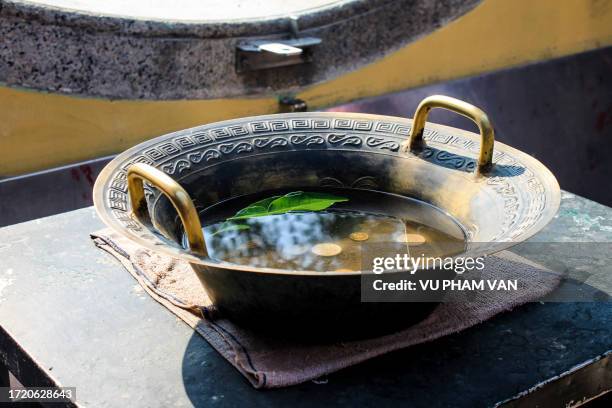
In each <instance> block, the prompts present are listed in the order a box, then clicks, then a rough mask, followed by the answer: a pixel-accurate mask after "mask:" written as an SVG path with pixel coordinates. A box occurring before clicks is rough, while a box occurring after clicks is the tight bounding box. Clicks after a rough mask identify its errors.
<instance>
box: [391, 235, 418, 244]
mask: <svg viewBox="0 0 612 408" xmlns="http://www.w3.org/2000/svg"><path fill="white" fill-rule="evenodd" d="M395 241H396V242H401V243H404V242H405V243H407V244H408V245H414V246H417V245H422V244H424V243H425V241H426V239H425V237H424V236H423V235H421V234H398V235H396V236H395Z"/></svg>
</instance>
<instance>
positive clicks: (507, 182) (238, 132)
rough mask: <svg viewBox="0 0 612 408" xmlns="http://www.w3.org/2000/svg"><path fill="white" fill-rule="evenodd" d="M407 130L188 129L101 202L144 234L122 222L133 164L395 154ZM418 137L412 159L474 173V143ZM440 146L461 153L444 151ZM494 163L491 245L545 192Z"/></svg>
mask: <svg viewBox="0 0 612 408" xmlns="http://www.w3.org/2000/svg"><path fill="white" fill-rule="evenodd" d="M409 132H410V125H409V124H408V125H407V124H405V123H394V122H389V121H376V120H366V119H352V118H330V117H321V118H313V117H305V118H295V119H287V120H282V119H273V120H257V121H253V122H245V123H243V124H236V125H228V126H223V127H216V128H206V127H200V128H195V129H191V130H189V131H183V132H178V133H177V134H175V135H174V136H173V135H168V136H166V137H163V138H162V140H160V141H159V142H158V143H157V144H154V145H147V146H146V147H144V148H143V150H141V151H140V152H139V153H138V154H135V155H133V156H131V157H129V158H127V159H126V161H125V163H123V164H122V165H120V166H119V167H118V168H117V169H116V171H115V173H114V174H113V175H112V177H111V178H110V181H109V182H108V183H107V188H106V196H105V199H106V202H107V204H108V206H109V207H110V209H111V211H112V214H113V215H114V216H115V219H116V220H117V221H118V222H120V223H121V224H123V225H124V226H125V227H126V228H128V229H130V230H132V231H139V233H140V234H144V233H145V232H142V228H141V226H140V224H139V223H137V222H135V221H134V220H133V219H132V218H131V217H130V212H129V206H128V195H127V183H126V174H127V169H128V168H129V166H131V165H132V164H134V163H146V164H150V165H152V166H155V167H157V168H160V169H161V170H163V171H164V172H165V173H167V174H168V175H170V176H172V177H180V176H182V175H184V174H187V173H189V171H191V170H192V169H193V168H194V167H196V168H204V167H207V166H209V165H213V164H216V163H220V162H223V161H224V160H226V159H234V158H237V157H248V156H249V155H257V154H262V153H267V152H274V151H281V150H287V151H290V150H304V149H307V150H308V149H317V150H321V149H330V150H333V149H356V150H368V151H375V152H380V153H384V154H391V155H396V156H399V155H402V154H403V153H401V151H400V150H401V144H402V142H403V141H404V140H406V139H407V137H408V134H409ZM424 138H425V140H426V142H427V143H426V145H427V146H426V147H425V149H424V150H423V152H421V154H420V158H422V159H424V160H428V161H430V162H432V163H435V164H437V165H440V166H444V167H447V168H450V169H454V170H459V171H464V172H473V171H474V170H475V168H476V161H475V159H473V157H476V156H477V154H478V149H479V144H478V143H477V142H475V141H474V140H472V139H469V138H466V137H462V136H460V135H451V134H445V133H441V132H439V131H436V130H431V129H426V130H425V133H424ZM448 147H452V148H454V150H455V151H457V150H459V151H463V152H466V153H468V154H466V155H459V154H455V153H452V152H449V151H448ZM494 162H495V170H494V173H493V174H492V175H491V177H488V178H487V180H486V188H489V189H490V190H491V191H493V192H494V193H495V194H498V195H499V196H501V197H502V199H503V202H504V214H505V218H504V220H503V223H502V225H501V226H500V230H499V233H498V234H497V235H496V237H495V239H493V240H508V241H509V240H513V239H514V238H515V237H517V236H519V235H521V234H522V233H523V232H524V231H525V230H527V229H529V228H530V227H531V226H533V225H534V224H535V223H537V222H538V221H539V220H540V219H541V217H542V214H543V210H544V208H545V206H546V202H545V194H544V193H545V191H544V190H545V189H544V186H543V185H542V183H541V182H540V180H539V179H538V178H537V177H536V176H535V175H534V174H533V173H532V172H531V171H530V170H529V169H528V168H526V167H525V166H523V165H522V164H521V163H519V162H518V161H517V160H516V159H515V158H513V157H512V156H510V155H509V154H507V153H505V152H501V151H495V154H494ZM330 183H331V184H330ZM334 183H335V181H334V179H333V178H326V179H323V180H322V181H321V185H327V184H329V185H333V184H334ZM357 185H359V186H365V187H375V186H376V185H377V184H376V182H375V180H374V179H373V178H366V179H364V180H359V181H358V182H357ZM525 191H528V193H525ZM147 193H148V194H154V193H153V192H151V191H148V192H147ZM468 232H469V231H468Z"/></svg>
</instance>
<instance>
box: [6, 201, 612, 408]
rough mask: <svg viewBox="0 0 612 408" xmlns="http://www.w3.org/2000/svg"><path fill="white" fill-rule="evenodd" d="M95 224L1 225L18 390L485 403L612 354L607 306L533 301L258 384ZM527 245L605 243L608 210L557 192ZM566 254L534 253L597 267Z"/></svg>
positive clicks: (333, 402)
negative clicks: (122, 258)
mask: <svg viewBox="0 0 612 408" xmlns="http://www.w3.org/2000/svg"><path fill="white" fill-rule="evenodd" d="M101 227H102V223H101V222H100V220H99V219H98V218H97V217H96V215H95V212H94V210H93V208H86V209H82V210H77V211H73V212H69V213H66V214H61V215H56V216H53V217H49V218H43V219H39V220H35V221H31V222H28V223H24V224H19V225H14V226H11V227H7V228H3V229H0V259H2V263H0V325H1V327H0V363H2V362H6V361H8V362H9V365H12V369H13V370H15V367H17V368H19V370H20V374H21V375H22V376H23V377H27V378H26V379H24V380H23V381H24V382H28V381H29V384H41V383H45V381H47V383H48V384H54V383H60V384H62V385H64V386H76V387H77V399H78V401H79V403H80V404H81V405H82V406H91V407H102V406H104V407H115V406H116V407H125V406H130V407H152V406H203V407H208V406H212V405H216V406H228V407H236V406H262V407H263V406H265V407H272V406H279V407H283V406H291V407H319V406H371V407H379V406H385V407H392V406H397V407H405V406H407V405H409V406H411V407H428V408H430V407H470V408H474V407H491V406H493V405H494V404H495V403H496V402H498V401H502V400H505V399H507V398H509V397H512V396H513V395H516V394H517V393H519V392H521V391H524V390H526V389H528V388H529V387H531V386H533V385H535V384H537V383H540V382H542V381H545V380H547V379H550V378H552V377H554V376H556V375H559V374H561V373H563V372H565V371H566V370H568V369H570V368H571V367H574V366H576V365H577V364H581V363H584V362H587V361H589V360H591V359H593V358H595V357H597V356H599V355H601V354H603V353H605V352H607V351H609V350H612V302H605V301H590V302H564V303H540V302H536V303H532V304H528V305H524V306H522V307H519V308H517V309H515V310H513V311H510V312H507V313H502V314H500V315H498V316H495V317H494V318H492V319H490V320H488V321H486V322H483V323H482V324H480V325H477V326H475V327H473V328H471V329H468V330H465V331H463V332H461V333H458V334H455V335H452V336H447V337H444V338H442V339H439V340H436V341H433V342H430V343H426V344H422V345H419V346H416V347H411V348H408V349H406V350H402V351H399V352H395V353H391V354H389V355H386V356H383V357H381V358H377V359H374V360H371V361H369V362H366V363H364V364H360V365H357V366H354V367H351V368H349V369H345V370H343V371H341V372H338V373H336V374H333V375H330V376H329V377H327V378H323V379H321V380H320V381H317V382H311V383H306V384H301V385H299V386H294V387H289V388H285V389H279V390H270V391H257V390H254V389H253V388H252V387H251V386H250V385H249V384H248V382H247V381H246V380H245V379H244V378H243V377H242V376H241V375H240V374H239V373H238V372H236V371H235V370H234V368H233V367H231V365H230V364H228V363H227V361H225V360H224V359H223V358H222V357H220V356H219V355H218V353H217V352H216V351H215V350H214V349H212V347H211V346H210V345H209V344H208V343H206V341H205V340H203V339H202V337H201V336H199V335H198V334H195V333H194V332H193V331H192V330H191V329H190V328H189V327H187V326H186V325H185V324H184V323H183V322H181V321H179V320H178V319H177V318H176V317H174V316H173V315H172V314H171V313H170V312H169V311H168V310H166V309H165V308H164V307H163V306H161V305H159V304H157V303H156V302H155V301H154V300H153V299H151V298H150V297H149V296H147V295H146V294H145V293H144V292H143V291H142V288H141V287H140V286H139V285H138V284H137V283H136V282H135V281H134V280H133V278H132V277H131V276H130V275H129V274H128V273H127V272H126V271H125V270H124V269H123V268H122V267H121V265H119V263H118V262H116V260H115V259H113V258H112V257H111V256H110V255H108V254H106V253H104V252H102V251H100V250H98V249H96V248H95V247H94V245H93V244H92V243H91V242H90V239H89V233H90V232H92V231H94V230H96V229H99V228H101ZM532 241H534V242H558V243H563V242H576V241H582V242H585V243H591V244H593V245H601V244H602V243H605V242H607V243H608V244H609V243H610V242H612V209H611V208H609V207H605V206H602V205H600V204H597V203H595V202H593V201H589V200H586V199H583V198H581V197H578V196H575V195H573V194H570V193H563V196H562V199H561V209H560V211H559V213H558V216H557V217H556V218H555V219H554V220H553V221H552V222H551V223H550V224H549V225H548V226H547V227H546V228H545V229H544V230H542V231H541V232H540V233H539V234H538V235H536V236H535V237H534V238H533V239H532ZM514 252H516V253H518V254H521V255H523V256H527V257H528V258H531V256H530V255H529V254H527V253H525V252H524V251H523V249H521V248H519V247H516V250H514ZM566 255H567V254H566V252H565V251H564V247H560V248H558V249H556V250H549V251H548V253H546V254H541V255H540V256H541V260H542V261H543V262H544V263H545V264H547V263H549V262H553V264H552V265H551V266H555V265H559V262H562V263H563V265H565V266H566V267H568V268H573V269H578V268H579V267H585V266H586V268H587V270H590V271H591V272H593V270H594V269H597V268H600V267H601V266H600V265H598V264H597V262H596V259H597V258H598V256H599V255H596V254H595V255H594V254H592V253H590V252H586V253H583V254H582V256H581V257H580V258H573V257H567V256H566ZM609 256H610V255H609V254H608V258H609ZM602 279H606V280H607V282H612V274H607V275H605V276H602ZM563 286H565V285H563ZM563 286H562V288H563ZM562 288H561V289H562ZM570 289H571V288H570ZM611 293H612V292H608V294H611ZM15 342H16V343H18V344H19V345H20V346H21V347H23V350H18V349H17V348H16V347H15ZM34 363H36V364H38V366H34V365H33V364H34ZM0 368H1V367H0ZM573 386H575V385H573Z"/></svg>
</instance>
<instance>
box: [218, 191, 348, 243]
mask: <svg viewBox="0 0 612 408" xmlns="http://www.w3.org/2000/svg"><path fill="white" fill-rule="evenodd" d="M343 201H348V198H346V197H340V196H336V195H333V194H326V193H312V192H304V191H294V192H292V193H288V194H285V195H284V196H273V197H268V198H264V199H263V200H259V201H257V202H254V203H252V204H251V205H249V206H248V207H246V208H243V209H242V210H240V211H238V212H237V213H236V215H234V216H233V217H230V218H228V219H227V220H225V222H224V223H223V224H221V226H220V227H219V229H217V230H216V231H215V232H213V233H212V235H211V236H215V235H217V234H220V233H223V232H228V231H242V230H247V229H249V228H250V227H249V226H248V225H246V224H240V223H239V222H240V221H242V220H246V219H249V218H255V217H263V216H266V215H279V214H285V213H288V212H291V211H321V210H325V209H326V208H329V207H331V206H332V205H334V204H336V203H340V202H343Z"/></svg>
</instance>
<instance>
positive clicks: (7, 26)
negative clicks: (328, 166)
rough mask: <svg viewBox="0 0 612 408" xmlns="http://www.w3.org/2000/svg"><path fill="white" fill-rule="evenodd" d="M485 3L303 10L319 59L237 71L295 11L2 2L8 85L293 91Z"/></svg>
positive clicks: (140, 93)
mask: <svg viewBox="0 0 612 408" xmlns="http://www.w3.org/2000/svg"><path fill="white" fill-rule="evenodd" d="M478 2H479V0H401V1H390V0H371V1H365V0H355V1H351V2H341V3H339V4H337V5H335V6H334V7H329V8H326V9H323V10H318V11H317V10H315V11H312V12H308V13H304V14H300V15H298V18H299V19H298V25H299V28H300V35H303V36H314V37H319V38H321V39H322V40H323V42H322V44H321V45H319V46H317V47H315V48H314V49H313V53H312V59H313V61H312V62H310V63H307V64H301V65H296V66H292V67H284V68H275V69H269V70H265V71H256V72H254V73H243V74H238V73H236V70H235V64H236V61H235V58H236V57H235V48H236V45H237V44H238V42H240V41H244V40H248V39H262V38H275V39H276V38H288V36H289V34H288V33H289V32H290V30H289V27H290V24H289V18H288V16H287V17H275V18H271V19H266V20H262V21H259V22H256V21H255V22H254V21H242V22H233V23H220V22H214V21H213V22H210V23H203V22H200V23H198V22H195V23H186V22H163V21H155V20H144V19H134V18H127V17H126V18H117V17H110V16H103V15H95V14H88V13H76V12H69V11H66V10H61V9H57V8H51V7H43V6H39V5H35V4H33V3H27V2H19V1H12V0H0V82H2V83H5V84H8V85H9V86H19V87H24V88H31V89H36V90H43V91H52V92H59V93H65V94H76V95H84V96H96V97H104V98H112V99H207V98H219V97H231V96H239V95H252V94H271V93H287V92H293V91H297V90H298V89H300V87H303V86H306V85H310V84H313V83H317V82H321V81H324V80H328V79H330V78H333V77H336V76H339V75H341V74H343V73H346V72H348V71H350V70H353V69H355V68H357V67H359V66H361V65H364V64H367V63H369V62H372V61H374V60H376V59H378V58H380V57H382V56H384V55H385V54H387V53H389V52H391V51H394V50H396V49H398V48H399V47H401V46H403V45H405V44H407V43H409V42H410V41H413V40H415V39H416V38H418V37H420V36H422V35H425V34H427V33H429V32H431V31H433V30H435V29H436V28H438V27H440V26H442V25H444V24H445V23H447V22H449V21H450V20H452V19H453V18H456V17H458V16H460V15H462V14H464V13H465V12H467V11H468V10H470V9H472V8H473V7H474V6H475V5H476V4H477V3H478Z"/></svg>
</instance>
